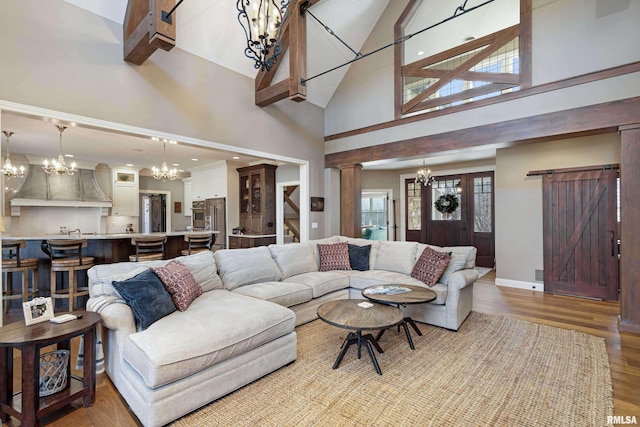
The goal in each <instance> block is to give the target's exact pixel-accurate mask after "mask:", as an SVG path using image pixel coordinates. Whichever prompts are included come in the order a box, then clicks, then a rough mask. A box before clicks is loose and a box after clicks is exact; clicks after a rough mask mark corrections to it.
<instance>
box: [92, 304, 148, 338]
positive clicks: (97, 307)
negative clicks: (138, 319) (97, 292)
mask: <svg viewBox="0 0 640 427" xmlns="http://www.w3.org/2000/svg"><path fill="white" fill-rule="evenodd" d="M87 310H89V311H94V312H96V313H98V314H100V316H101V317H102V324H103V325H104V326H105V327H107V328H109V329H112V330H114V331H119V332H124V333H125V334H127V335H128V334H133V333H135V332H136V324H135V320H134V318H133V312H132V311H131V307H129V306H128V305H127V304H125V303H123V302H122V301H121V300H120V299H117V298H114V297H109V296H104V295H102V296H99V297H92V298H89V300H88V301H87Z"/></svg>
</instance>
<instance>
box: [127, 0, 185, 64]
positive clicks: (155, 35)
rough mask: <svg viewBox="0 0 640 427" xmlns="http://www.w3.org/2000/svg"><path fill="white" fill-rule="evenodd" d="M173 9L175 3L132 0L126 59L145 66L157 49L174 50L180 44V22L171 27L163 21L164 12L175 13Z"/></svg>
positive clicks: (162, 0) (154, 0) (128, 22)
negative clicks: (178, 24) (177, 40)
mask: <svg viewBox="0 0 640 427" xmlns="http://www.w3.org/2000/svg"><path fill="white" fill-rule="evenodd" d="M173 6H175V0H147V1H143V0H129V2H128V3H127V11H126V13H125V20H124V23H123V24H122V28H123V35H124V43H123V55H122V56H123V58H124V60H125V61H127V62H131V63H133V64H136V65H142V64H143V63H144V62H145V61H146V60H147V59H149V57H150V56H151V55H152V54H153V52H155V51H156V49H158V48H160V49H162V50H166V51H169V50H171V49H173V47H174V46H175V44H176V42H175V40H176V26H175V22H176V21H175V20H174V21H173V22H174V24H168V23H166V22H164V21H162V18H161V16H162V11H163V10H171V8H173ZM174 13H176V12H174ZM172 16H173V15H172Z"/></svg>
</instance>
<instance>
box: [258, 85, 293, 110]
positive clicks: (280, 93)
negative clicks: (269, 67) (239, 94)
mask: <svg viewBox="0 0 640 427" xmlns="http://www.w3.org/2000/svg"><path fill="white" fill-rule="evenodd" d="M288 97H289V80H288V79H285V80H282V81H280V82H278V83H276V84H275V85H272V86H269V87H267V88H265V89H262V90H260V91H258V92H256V105H258V106H260V107H266V106H267V105H271V104H273V103H275V102H278V101H280V100H282V99H285V98H288Z"/></svg>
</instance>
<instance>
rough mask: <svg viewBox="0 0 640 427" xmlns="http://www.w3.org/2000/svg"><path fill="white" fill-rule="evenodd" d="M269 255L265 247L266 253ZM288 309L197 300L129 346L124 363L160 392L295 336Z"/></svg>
mask: <svg viewBox="0 0 640 427" xmlns="http://www.w3.org/2000/svg"><path fill="white" fill-rule="evenodd" d="M265 249H266V247H265ZM294 327H295V314H294V313H293V311H291V310H290V309H288V308H285V307H282V306H280V305H278V304H273V303H271V302H268V301H262V300H260V299H258V298H251V297H247V296H245V295H239V294H237V293H234V292H229V291H226V290H213V291H210V292H205V293H203V294H202V295H201V296H200V297H198V298H196V299H195V300H194V301H193V303H192V304H191V306H190V307H189V309H188V310H187V311H183V312H175V313H172V314H170V315H169V316H166V317H164V318H162V319H160V320H159V321H157V322H156V323H154V324H153V325H151V326H150V327H149V328H148V329H146V330H145V331H142V332H138V333H135V334H131V335H129V336H128V338H127V339H126V340H125V343H124V349H123V358H124V360H125V361H126V363H128V364H129V365H130V366H131V367H132V368H133V369H134V370H135V371H137V372H138V373H139V374H140V376H141V377H142V379H143V380H144V382H145V384H146V385H147V386H148V387H151V388H157V387H160V386H162V385H165V384H168V383H171V382H173V381H176V380H179V379H181V378H185V377H188V376H190V375H193V374H196V373H198V372H201V371H203V370H205V369H207V368H208V367H210V366H213V365H215V364H217V363H220V362H222V361H225V360H228V359H231V358H233V357H235V356H237V355H239V354H242V353H246V352H247V351H250V350H252V349H254V348H257V347H259V346H261V345H263V344H265V343H267V342H269V341H272V340H274V339H276V338H279V337H281V336H284V335H287V334H288V333H290V332H292V331H293V330H294Z"/></svg>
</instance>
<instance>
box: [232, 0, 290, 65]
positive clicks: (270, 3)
mask: <svg viewBox="0 0 640 427" xmlns="http://www.w3.org/2000/svg"><path fill="white" fill-rule="evenodd" d="M288 5H289V0H281V1H276V0H238V3H237V8H238V22H240V25H242V28H243V29H244V33H245V36H246V37H247V47H246V48H245V50H244V54H245V55H246V56H247V58H249V59H251V60H253V61H255V64H254V67H255V68H256V69H259V70H262V71H265V70H266V71H269V70H270V69H271V67H273V65H274V64H275V63H276V62H277V60H278V55H280V54H281V53H282V45H281V44H280V35H281V34H282V27H283V25H284V22H285V21H286V20H287V17H288V15H289V12H288V9H287V6H288Z"/></svg>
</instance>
